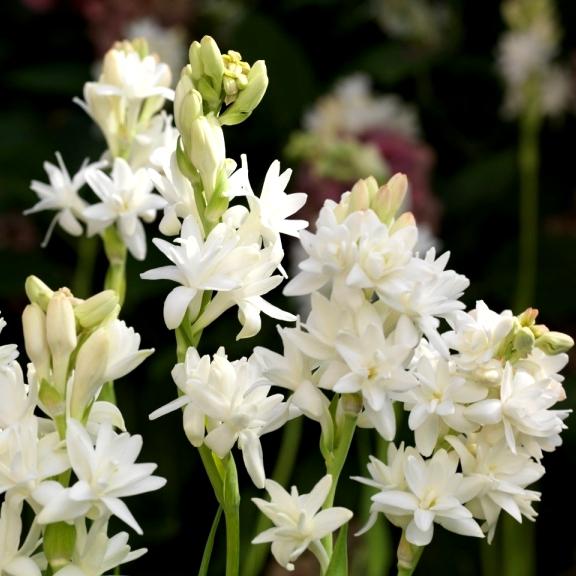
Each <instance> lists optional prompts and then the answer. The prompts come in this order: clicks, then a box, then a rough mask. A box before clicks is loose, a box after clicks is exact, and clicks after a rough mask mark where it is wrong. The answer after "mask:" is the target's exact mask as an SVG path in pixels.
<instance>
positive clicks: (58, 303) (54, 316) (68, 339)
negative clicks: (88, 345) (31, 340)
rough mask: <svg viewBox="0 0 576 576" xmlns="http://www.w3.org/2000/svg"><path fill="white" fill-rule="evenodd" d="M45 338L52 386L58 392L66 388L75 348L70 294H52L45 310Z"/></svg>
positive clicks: (74, 330)
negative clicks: (50, 363) (51, 371)
mask: <svg viewBox="0 0 576 576" xmlns="http://www.w3.org/2000/svg"><path fill="white" fill-rule="evenodd" d="M46 338H47V340H48V347H49V348H50V352H51V354H52V370H53V376H54V384H55V386H56V387H57V388H58V390H60V391H63V390H65V388H66V380H67V376H68V361H69V359H70V354H72V352H73V351H74V348H76V344H77V343H78V338H77V336H76V319H75V317H74V308H73V307H72V302H71V294H70V293H69V291H68V290H67V289H62V288H61V289H60V290H58V292H56V293H55V294H54V296H53V297H52V299H51V300H50V303H49V304H48V309H47V310H46Z"/></svg>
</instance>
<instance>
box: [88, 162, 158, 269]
mask: <svg viewBox="0 0 576 576" xmlns="http://www.w3.org/2000/svg"><path fill="white" fill-rule="evenodd" d="M86 182H87V183H88V185H89V186H90V187H91V188H92V190H93V191H94V193H95V194H96V195H97V196H98V198H100V200H101V202H99V203H97V204H93V205H92V206H90V207H88V208H86V209H85V210H84V211H83V216H84V218H85V219H86V221H87V222H88V235H89V236H92V235H94V234H97V233H100V232H102V231H103V230H104V229H105V228H108V226H111V225H112V224H116V226H117V227H118V232H119V233H120V236H121V237H122V240H123V241H124V243H125V244H126V246H127V247H128V250H130V253H131V254H132V255H133V256H134V258H136V259H138V260H144V258H145V257H146V232H145V231H144V226H143V224H142V220H144V221H145V222H152V220H154V218H155V217H156V211H157V210H159V209H160V208H163V207H164V206H165V204H166V201H165V200H164V198H162V197H161V196H158V194H153V193H152V188H153V183H152V181H151V180H150V176H149V174H148V170H146V169H145V168H139V169H138V170H136V171H135V172H133V171H132V168H130V166H129V164H128V163H127V162H126V160H124V159H122V158H116V159H115V160H114V166H113V168H112V174H111V175H110V176H109V175H108V174H106V173H105V172H103V171H102V170H96V169H91V170H88V171H86Z"/></svg>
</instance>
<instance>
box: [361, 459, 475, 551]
mask: <svg viewBox="0 0 576 576" xmlns="http://www.w3.org/2000/svg"><path fill="white" fill-rule="evenodd" d="M457 468H458V455H457V454H456V453H455V452H450V453H448V452H446V450H438V452H436V453H435V454H434V456H433V457H432V458H431V459H430V460H424V459H423V458H422V457H421V456H420V455H419V454H415V453H412V454H409V455H408V456H406V459H405V462H404V476H405V478H406V486H407V487H406V489H404V490H398V489H394V490H382V491H380V492H378V493H377V494H375V495H374V496H372V502H373V504H372V507H371V511H372V512H375V511H376V512H382V513H384V514H385V515H386V516H387V517H388V519H389V520H390V521H391V522H392V523H394V524H396V525H398V526H400V527H402V528H405V534H406V539H407V540H408V542H410V543H411V544H414V545H415V546H427V545H428V544H430V542H431V541H432V537H433V535H434V523H436V524H440V526H442V527H444V528H446V530H450V531H451V532H456V534H462V535H463V536H476V537H479V538H482V537H483V536H484V534H483V533H482V530H481V529H480V526H478V524H476V522H475V521H474V519H473V518H472V513H471V512H470V511H469V510H468V509H467V508H465V507H464V506H463V503H465V502H467V501H468V500H470V499H471V498H473V497H474V496H475V495H476V493H477V491H478V488H477V485H476V483H475V482H472V483H471V482H469V481H467V480H466V479H464V478H463V477H462V474H460V473H457V472H456V469H457Z"/></svg>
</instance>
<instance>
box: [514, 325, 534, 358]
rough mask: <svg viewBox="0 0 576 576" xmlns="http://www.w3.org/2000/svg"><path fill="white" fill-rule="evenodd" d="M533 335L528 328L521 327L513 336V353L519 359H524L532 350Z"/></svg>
mask: <svg viewBox="0 0 576 576" xmlns="http://www.w3.org/2000/svg"><path fill="white" fill-rule="evenodd" d="M534 342H535V338H534V334H532V330H530V328H528V327H526V326H523V327H522V328H520V329H519V330H518V332H516V334H515V335H514V344H513V346H514V351H515V353H516V354H517V355H518V357H520V358H525V357H526V356H528V354H530V352H532V348H534Z"/></svg>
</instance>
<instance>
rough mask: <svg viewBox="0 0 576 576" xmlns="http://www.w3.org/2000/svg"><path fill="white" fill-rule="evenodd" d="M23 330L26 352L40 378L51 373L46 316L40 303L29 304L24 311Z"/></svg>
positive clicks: (46, 376)
mask: <svg viewBox="0 0 576 576" xmlns="http://www.w3.org/2000/svg"><path fill="white" fill-rule="evenodd" d="M22 330H23V332H24V347H25V348H26V354H28V358H30V361H31V362H32V364H34V368H35V369H36V374H37V375H38V380H40V381H41V380H42V378H48V376H49V373H50V350H49V348H48V340H47V338H46V316H45V314H44V312H42V308H40V306H39V305H38V304H35V303H33V304H29V305H28V306H26V308H24V312H23V313H22Z"/></svg>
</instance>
